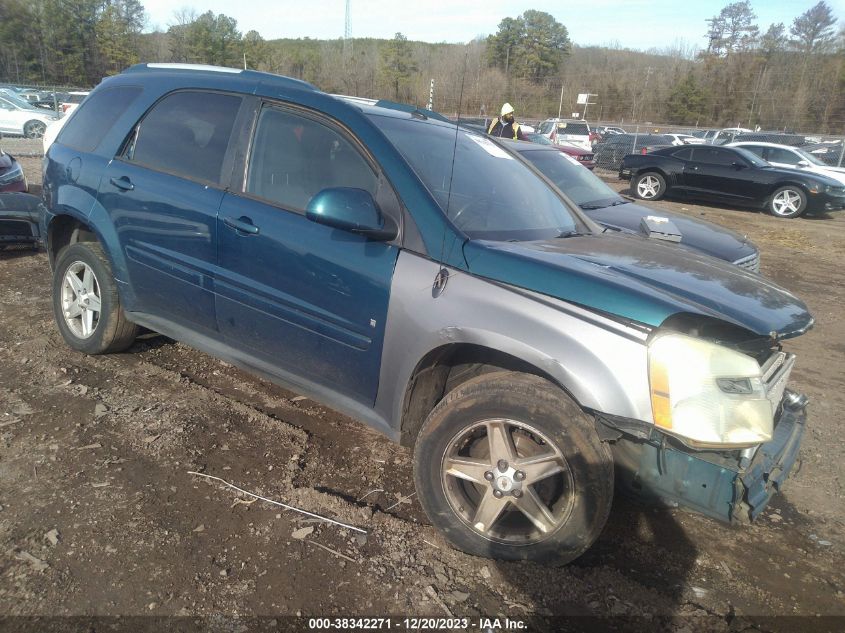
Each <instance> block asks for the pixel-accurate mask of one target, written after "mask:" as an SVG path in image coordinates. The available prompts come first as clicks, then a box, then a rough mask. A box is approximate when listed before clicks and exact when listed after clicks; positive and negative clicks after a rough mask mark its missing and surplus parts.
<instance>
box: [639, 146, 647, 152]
mask: <svg viewBox="0 0 845 633" xmlns="http://www.w3.org/2000/svg"><path fill="white" fill-rule="evenodd" d="M640 154H648V150H647V149H646V148H645V147H643V148H642V149H641V150H640Z"/></svg>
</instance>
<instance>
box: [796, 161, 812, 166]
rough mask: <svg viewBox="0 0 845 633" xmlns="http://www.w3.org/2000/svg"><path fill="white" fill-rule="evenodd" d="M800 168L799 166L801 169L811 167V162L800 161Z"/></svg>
mask: <svg viewBox="0 0 845 633" xmlns="http://www.w3.org/2000/svg"><path fill="white" fill-rule="evenodd" d="M798 166H799V167H809V166H810V161H808V160H799V161H798Z"/></svg>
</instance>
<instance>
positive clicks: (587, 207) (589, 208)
mask: <svg viewBox="0 0 845 633" xmlns="http://www.w3.org/2000/svg"><path fill="white" fill-rule="evenodd" d="M620 204H628V201H627V200H622V199H621V198H620V199H619V200H614V201H613V202H608V203H601V204H596V203H593V204H579V205H578V206H579V207H581V208H582V209H584V210H585V211H593V210H595V209H604V208H605V207H616V206H619V205H620Z"/></svg>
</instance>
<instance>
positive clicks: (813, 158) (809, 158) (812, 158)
mask: <svg viewBox="0 0 845 633" xmlns="http://www.w3.org/2000/svg"><path fill="white" fill-rule="evenodd" d="M792 149H793V150H794V151H796V152H798V153H799V154H800V155H801V158H803V159H804V160H806V161H807V162H808V163H810V164H811V165H818V166H819V167H829V165H828V164H827V163H825V162H824V161H821V160H819V159H818V158H817V157H816V156H813V155H812V154H810V153H809V152H805V151H804V150H803V149H799V148H797V147H793V148H792Z"/></svg>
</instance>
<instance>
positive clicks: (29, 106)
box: [0, 90, 34, 110]
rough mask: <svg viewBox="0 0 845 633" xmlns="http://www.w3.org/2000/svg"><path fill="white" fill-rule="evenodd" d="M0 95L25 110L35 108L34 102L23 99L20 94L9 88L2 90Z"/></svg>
mask: <svg viewBox="0 0 845 633" xmlns="http://www.w3.org/2000/svg"><path fill="white" fill-rule="evenodd" d="M0 97H3V99H5V100H6V101H8V102H9V103H11V104H13V105H16V106H17V107H19V108H23V109H24V110H33V109H34V108H33V107H32V104H31V103H30V102H29V101H27V100H26V99H21V98H20V97H19V96H17V95H16V94H14V93H13V92H11V91H9V90H0Z"/></svg>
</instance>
